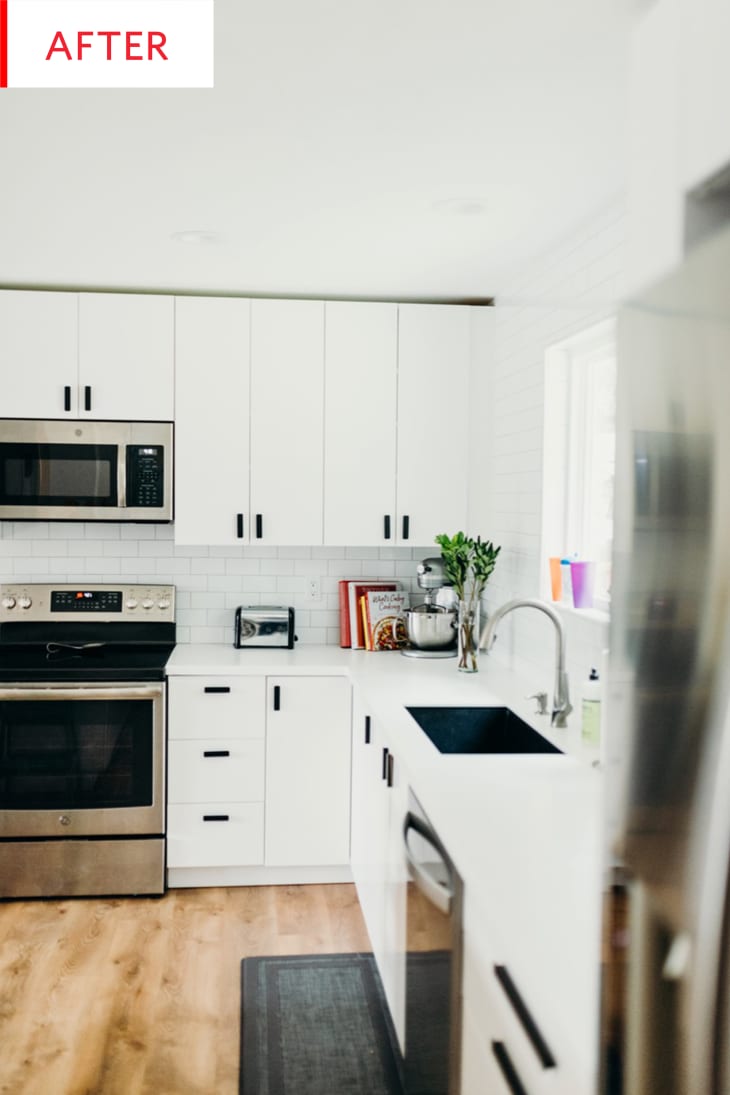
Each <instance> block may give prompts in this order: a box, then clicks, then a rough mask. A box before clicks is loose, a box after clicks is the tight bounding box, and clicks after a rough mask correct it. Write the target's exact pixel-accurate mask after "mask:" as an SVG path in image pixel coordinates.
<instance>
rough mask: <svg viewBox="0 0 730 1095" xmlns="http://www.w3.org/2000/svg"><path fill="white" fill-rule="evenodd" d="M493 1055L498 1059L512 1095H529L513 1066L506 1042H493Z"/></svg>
mask: <svg viewBox="0 0 730 1095" xmlns="http://www.w3.org/2000/svg"><path fill="white" fill-rule="evenodd" d="M492 1053H493V1054H494V1056H495V1057H496V1058H497V1064H498V1065H499V1067H500V1071H501V1073H502V1075H503V1076H504V1078H505V1081H506V1084H507V1087H508V1088H509V1089H510V1091H511V1092H512V1095H527V1091H526V1090H525V1087H524V1084H523V1083H522V1080H521V1079H520V1077H519V1073H518V1072H517V1069H516V1068H515V1066H514V1065H513V1064H512V1058H511V1057H510V1055H509V1053H508V1052H507V1047H506V1046H505V1044H504V1042H492Z"/></svg>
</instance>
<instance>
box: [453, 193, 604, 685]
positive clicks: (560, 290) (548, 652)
mask: <svg viewBox="0 0 730 1095" xmlns="http://www.w3.org/2000/svg"><path fill="white" fill-rule="evenodd" d="M624 228H625V210H624V206H623V203H618V202H617V203H615V204H612V205H611V206H609V207H607V208H604V209H603V210H601V211H600V212H599V213H598V214H597V215H596V216H595V217H594V218H593V219H592V220H591V221H590V222H589V223H587V224H585V225H583V226H582V227H581V228H579V229H578V230H577V231H575V232H573V233H572V234H571V235H570V236H569V237H567V238H565V239H563V240H562V241H560V243H558V244H557V245H556V246H555V247H554V248H553V249H552V250H551V251H549V252H548V253H546V254H544V255H543V256H542V257H541V258H539V259H538V260H537V261H535V262H534V263H532V264H531V265H530V267H529V268H527V269H524V270H521V271H519V272H517V273H515V275H514V277H513V278H512V279H511V281H510V282H509V284H507V285H506V286H505V287H504V290H503V292H502V293H500V295H499V296H498V297H497V300H496V305H495V308H494V309H492V310H490V313H488V314H486V315H485V316H481V317H477V321H476V322H478V323H479V324H480V327H479V332H478V335H477V337H478V338H479V340H480V343H479V345H480V349H481V352H480V353H479V354H475V355H474V375H473V376H472V385H473V389H472V390H473V393H474V405H475V406H474V408H473V411H472V415H473V418H474V424H473V428H472V450H471V483H470V515H469V532H470V533H471V534H472V535H476V534H477V533H479V534H480V535H481V536H482V537H485V538H488V539H491V540H493V541H494V542H495V543H496V544H501V546H502V553H501V555H500V558H499V561H498V563H497V568H496V570H495V572H494V575H493V576H492V578H491V579H490V582H489V585H488V587H487V595H486V597H485V607H486V609H487V611H489V610H490V609H493V608H494V607H496V606H497V605H500V604H502V603H503V602H504V601H508V600H510V599H511V598H513V597H538V596H540V593H541V577H542V575H543V574H546V573H547V566H548V563H547V559H546V558H543V553H542V547H541V542H540V541H541V527H542V504H543V500H542V474H543V460H542V437H543V412H544V402H545V384H544V369H545V351H546V349H547V347H549V346H550V345H552V344H553V343H555V342H557V341H559V340H561V339H564V338H566V337H567V336H569V335H571V334H574V333H576V332H578V331H580V330H583V329H584V328H585V327H588V326H590V325H591V324H592V323H594V322H596V321H598V320H599V319H601V318H604V317H605V316H608V315H611V314H613V313H614V312H615V310H616V306H617V302H618V300H619V299H620V297H621V294H622V279H623V270H624V261H623V260H624ZM561 614H562V615H563V616H564V619H565V623H566V628H567V635H568V666H569V670H570V674H571V680H572V681H573V682H575V684H574V687H573V695H574V704H575V699H578V698H579V690H580V684H581V682H582V681H583V680H584V678H587V676H588V671H589V669H590V666H591V665H596V666H598V667H600V665H601V651H602V650H603V649H604V648H605V647H606V645H607V641H608V621H607V619H606V618H605V617H604V618H602V617H600V616H599V614H598V613H589V612H584V611H583V612H577V611H565V612H562V610H561ZM493 656H495V657H501V658H503V659H506V660H507V661H508V662H509V663H510V664H511V665H512V666H513V667H514V668H517V669H522V670H524V671H525V672H526V673H528V674H529V675H530V679H531V680H532V679H533V677H534V679H535V686H537V685H540V686H541V687H546V688H548V690H550V689H551V687H552V671H553V666H554V660H553V659H554V637H553V628H552V624H551V623H550V621H549V620H548V619H547V617H545V616H543V615H542V614H541V613H538V612H535V611H531V610H527V609H520V610H518V611H517V612H516V613H515V614H514V615H513V616H512V619H511V620H509V618H508V619H506V620H505V622H504V625H503V627H502V628H501V629H500V636H499V640H498V644H497V647H495V651H494V655H493Z"/></svg>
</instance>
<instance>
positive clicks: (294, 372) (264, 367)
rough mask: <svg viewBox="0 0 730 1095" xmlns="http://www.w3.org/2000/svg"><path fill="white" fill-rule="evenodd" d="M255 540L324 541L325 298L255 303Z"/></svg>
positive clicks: (252, 316)
mask: <svg viewBox="0 0 730 1095" xmlns="http://www.w3.org/2000/svg"><path fill="white" fill-rule="evenodd" d="M251 408H252V418H251V509H252V511H253V521H254V526H253V541H254V542H258V543H262V544H321V543H322V460H323V448H324V443H323V419H324V303H323V302H321V301H309V300H254V301H252V304H251Z"/></svg>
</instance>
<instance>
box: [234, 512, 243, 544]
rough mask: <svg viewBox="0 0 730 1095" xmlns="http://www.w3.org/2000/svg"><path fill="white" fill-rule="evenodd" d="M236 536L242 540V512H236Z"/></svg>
mask: <svg viewBox="0 0 730 1095" xmlns="http://www.w3.org/2000/svg"><path fill="white" fill-rule="evenodd" d="M236 536H237V537H238V539H239V540H243V514H242V513H237V514H236Z"/></svg>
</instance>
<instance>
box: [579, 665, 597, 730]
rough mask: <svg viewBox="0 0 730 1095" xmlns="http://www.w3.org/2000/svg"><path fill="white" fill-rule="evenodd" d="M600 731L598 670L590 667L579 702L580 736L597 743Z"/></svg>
mask: <svg viewBox="0 0 730 1095" xmlns="http://www.w3.org/2000/svg"><path fill="white" fill-rule="evenodd" d="M600 732H601V683H600V681H599V679H598V671H597V670H596V669H591V672H590V676H589V677H588V680H587V681H586V683H585V684H584V685H583V700H582V704H581V736H582V738H583V741H584V742H586V743H587V744H589V745H598V742H599V739H600Z"/></svg>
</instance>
